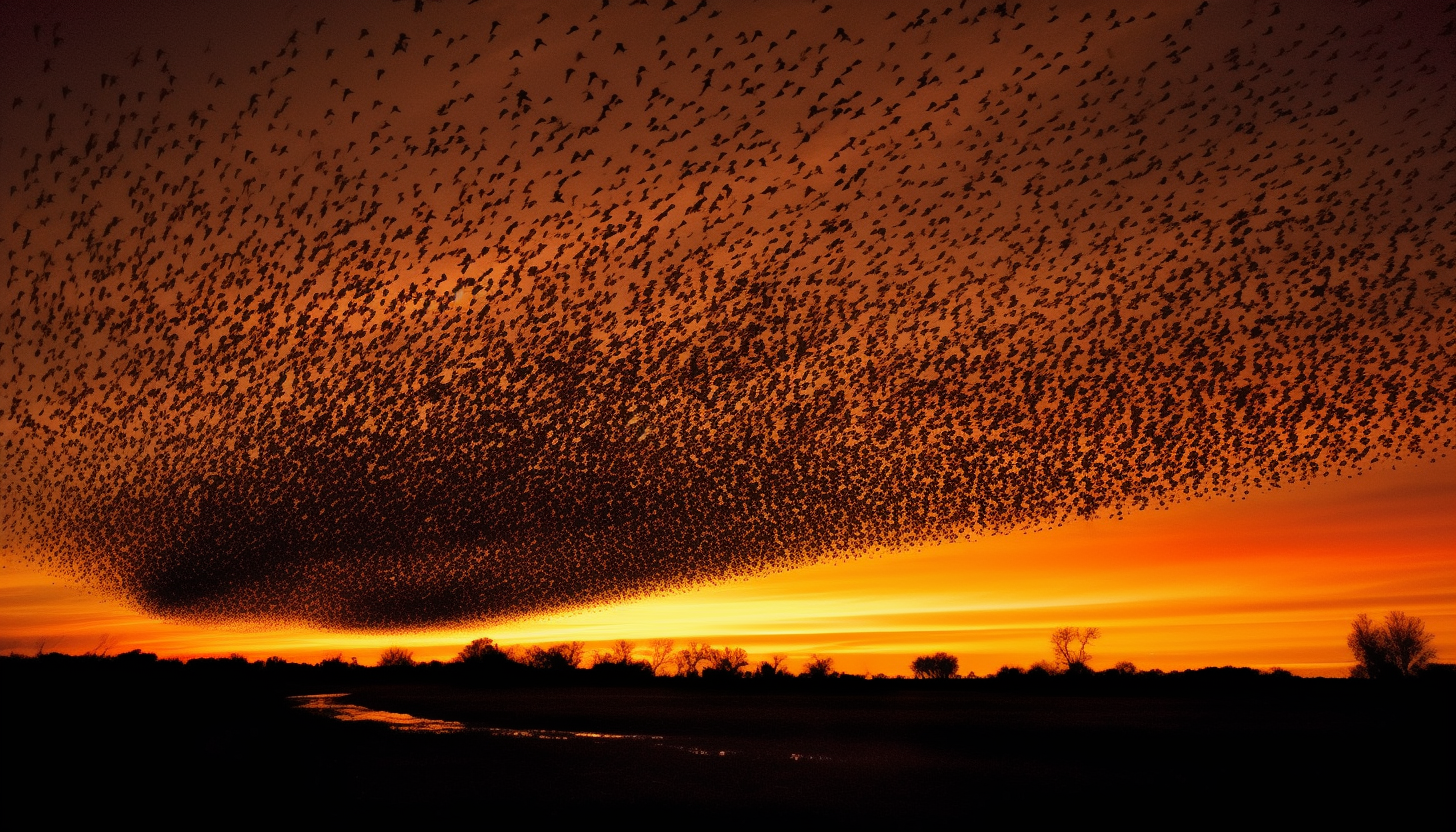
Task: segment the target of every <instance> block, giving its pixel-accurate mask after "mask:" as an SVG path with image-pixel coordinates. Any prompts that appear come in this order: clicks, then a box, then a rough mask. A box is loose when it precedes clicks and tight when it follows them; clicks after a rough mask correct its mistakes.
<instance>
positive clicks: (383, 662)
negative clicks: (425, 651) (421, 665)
mask: <svg viewBox="0 0 1456 832" xmlns="http://www.w3.org/2000/svg"><path fill="white" fill-rule="evenodd" d="M379 666H380V667H414V666H415V654H414V651H411V650H406V649H404V648H403V647H387V648H385V650H384V652H383V653H380V654H379Z"/></svg>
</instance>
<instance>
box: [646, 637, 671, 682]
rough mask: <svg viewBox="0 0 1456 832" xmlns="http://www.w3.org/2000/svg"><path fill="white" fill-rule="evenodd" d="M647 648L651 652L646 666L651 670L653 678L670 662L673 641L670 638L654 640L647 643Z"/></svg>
mask: <svg viewBox="0 0 1456 832" xmlns="http://www.w3.org/2000/svg"><path fill="white" fill-rule="evenodd" d="M647 646H648V648H649V649H650V650H651V651H652V657H651V658H650V659H648V660H647V665H648V666H649V667H651V668H652V675H653V676H657V675H660V674H661V673H662V669H663V668H664V667H666V666H667V665H668V664H669V663H671V662H672V646H673V641H672V639H670V638H655V639H653V640H651V641H649V642H647Z"/></svg>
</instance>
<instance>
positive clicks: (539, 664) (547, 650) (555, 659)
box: [525, 641, 586, 670]
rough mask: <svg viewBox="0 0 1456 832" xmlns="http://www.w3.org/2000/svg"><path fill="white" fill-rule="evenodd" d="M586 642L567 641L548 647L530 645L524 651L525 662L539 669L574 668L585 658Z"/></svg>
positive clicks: (579, 665)
mask: <svg viewBox="0 0 1456 832" xmlns="http://www.w3.org/2000/svg"><path fill="white" fill-rule="evenodd" d="M585 654H586V644H584V643H583V642H580V641H568V642H563V643H561V644H553V645H551V646H550V647H531V648H530V649H528V650H527V651H526V656H525V660H526V664H528V665H530V666H531V667H534V668H537V669H540V670H575V669H576V668H579V667H581V660H582V659H583V658H585Z"/></svg>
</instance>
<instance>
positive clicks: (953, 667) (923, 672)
mask: <svg viewBox="0 0 1456 832" xmlns="http://www.w3.org/2000/svg"><path fill="white" fill-rule="evenodd" d="M960 667H961V662H960V659H957V658H956V657H955V656H952V655H951V654H949V653H932V654H930V655H929V656H920V657H918V658H916V659H915V661H913V662H911V663H910V672H911V673H913V674H915V678H917V679H953V678H955V676H956V672H957V671H958V670H960Z"/></svg>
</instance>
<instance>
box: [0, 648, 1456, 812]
mask: <svg viewBox="0 0 1456 832" xmlns="http://www.w3.org/2000/svg"><path fill="white" fill-rule="evenodd" d="M119 664H121V663H117V662H112V663H101V662H93V663H90V664H86V663H83V662H81V661H79V660H73V661H71V662H59V661H51V662H47V661H46V660H35V659H0V698H3V704H4V707H5V714H6V716H5V729H4V747H5V754H4V756H5V759H6V769H7V770H8V774H7V775H6V778H5V783H4V785H5V792H6V793H7V794H8V795H9V796H10V798H11V800H10V801H8V805H9V807H10V811H9V812H7V814H8V815H9V817H8V819H7V826H9V827H10V828H16V829H19V828H50V827H57V828H59V827H64V828H76V827H77V826H91V825H95V826H106V827H111V826H116V825H118V824H124V825H145V826H147V827H154V828H155V827H161V828H170V827H182V826H185V827H197V828H259V827H266V828H275V827H280V826H283V827H291V826H302V825H305V824H307V825H310V826H321V827H325V828H334V827H352V828H381V827H392V826H409V827H415V826H419V825H421V824H436V825H445V824H450V825H455V824H456V823H466V824H469V825H472V826H479V825H484V824H485V823H489V822H493V821H506V820H509V819H519V818H522V817H525V818H529V819H532V820H534V821H537V822H550V821H551V820H552V819H565V818H572V819H583V820H600V821H603V822H630V823H636V824H641V825H653V826H682V825H684V824H686V825H689V826H713V827H717V826H740V825H750V826H752V825H761V824H764V823H768V824H772V825H781V824H784V823H789V822H797V821H807V820H819V821H829V822H839V823H849V824H853V825H856V826H860V825H864V824H867V823H873V822H877V821H892V822H900V823H904V822H907V821H908V822H912V823H925V822H930V821H953V822H958V823H967V822H969V823H980V822H995V823H1018V824H1020V823H1025V824H1028V825H1032V826H1035V827H1042V826H1046V825H1049V824H1062V823H1069V824H1075V825H1077V826H1084V827H1093V828H1100V827H1118V828H1127V827H1151V826H1158V827H1165V826H1170V825H1172V826H1176V827H1179V828H1214V827H1219V828H1222V827H1226V826H1228V825H1229V824H1248V823H1255V824H1257V825H1259V826H1261V827H1269V826H1275V825H1281V824H1292V825H1295V826H1298V827H1306V826H1315V825H1319V826H1337V827H1343V828H1348V827H1351V826H1356V825H1361V824H1366V823H1368V824H1372V825H1378V826H1380V827H1381V828H1389V827H1391V826H1393V825H1397V824H1402V823H1410V824H1414V825H1417V826H1419V825H1422V824H1423V823H1426V822H1427V821H1424V820H1423V818H1427V817H1430V816H1431V814H1432V813H1433V810H1434V812H1435V813H1439V807H1441V806H1442V805H1444V804H1446V803H1448V802H1449V799H1450V796H1451V791H1452V787H1453V785H1456V777H1453V774H1456V761H1453V755H1452V754H1451V748H1452V743H1451V741H1452V739H1453V736H1456V734H1453V730H1452V729H1453V718H1452V712H1453V709H1452V704H1451V703H1452V701H1453V700H1452V698H1451V696H1450V694H1451V693H1452V690H1453V689H1452V686H1451V685H1450V684H1448V683H1446V681H1445V680H1431V681H1427V682H1419V683H1410V684H1389V685H1387V684H1380V683H1370V682H1365V683H1362V682H1354V681H1349V680H1300V679H1283V680H1270V679H1253V680H1248V679H1244V680H1239V679H1218V678H1207V679H1201V680H1199V679H1190V680H1184V681H1182V682H1175V681H1174V680H1168V679H1158V680H1146V681H1144V680H1138V679H1132V680H1121V681H1119V680H1104V679H1100V678H1092V679H1086V680H1080V681H1077V680H1059V679H1052V680H1044V681H1043V682H1042V683H1038V684H1015V685H1013V684H1001V683H999V682H998V681H996V680H968V681H964V682H949V683H925V682H920V683H917V682H895V681H884V682H879V681H870V682H866V681H862V680H855V682H853V683H839V684H836V683H833V682H827V683H821V684H817V685H816V684H808V683H797V684H780V685H755V684H752V683H742V684H731V685H726V686H709V685H703V684H696V685H692V684H682V683H681V681H682V680H670V681H672V682H673V683H672V684H661V683H659V684H649V685H645V686H626V685H623V686H591V684H590V682H589V681H588V683H586V684H583V683H581V682H580V681H578V682H576V683H573V684H569V685H555V686H553V685H544V684H525V685H522V684H516V683H513V684H511V685H501V684H496V685H494V686H491V685H484V684H480V683H479V681H478V680H476V681H474V682H470V681H465V682H462V680H460V679H458V678H456V679H444V678H442V677H440V675H439V674H436V676H435V677H433V678H428V679H425V680H424V681H421V679H420V678H418V677H410V676H408V674H394V675H393V676H391V675H390V674H388V673H384V672H379V671H364V670H355V671H354V672H351V673H346V674H334V675H333V676H324V675H322V674H312V675H310V674H308V673H302V672H300V673H284V672H278V673H269V672H267V671H265V670H264V669H262V668H261V667H260V666H258V665H253V666H251V667H249V666H247V665H242V666H241V667H227V666H225V663H221V662H220V663H217V666H215V667H211V668H206V667H204V668H202V669H199V670H194V666H193V665H189V666H187V667H182V666H170V667H169V666H166V665H167V663H154V664H151V665H148V666H146V667H132V668H124V667H120V666H118V665H119ZM1072 681H1077V683H1076V684H1072V683H1069V682H1072ZM329 692H348V693H350V694H351V696H350V697H349V698H348V699H347V700H344V701H348V702H352V703H355V704H359V705H366V706H369V707H372V708H379V709H384V710H390V711H398V712H406V713H409V714H413V715H415V716H421V717H431V718H436V719H453V720H462V721H465V722H468V723H470V724H472V725H477V726H489V727H495V728H521V729H551V730H556V731H578V732H582V731H586V732H598V733H613V734H646V735H652V736H655V737H660V739H590V738H580V737H569V738H550V739H546V738H537V737H513V736H500V735H493V734H491V733H489V732H484V731H474V732H467V733H460V734H448V735H436V734H424V733H407V732H402V731H396V730H392V729H390V728H389V727H387V726H385V725H382V724H377V723H360V722H355V723H343V722H338V721H335V720H332V719H329V718H327V717H324V716H321V715H319V714H316V713H309V712H305V711H301V710H298V709H297V708H295V707H293V703H292V701H291V700H289V699H287V698H286V697H287V696H288V695H289V694H298V693H329ZM720 751H721V752H725V753H724V754H722V755H720V754H719V753H718V752H720ZM794 755H798V758H797V759H796V758H795V756H794ZM522 813H524V815H523V814H522Z"/></svg>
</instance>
